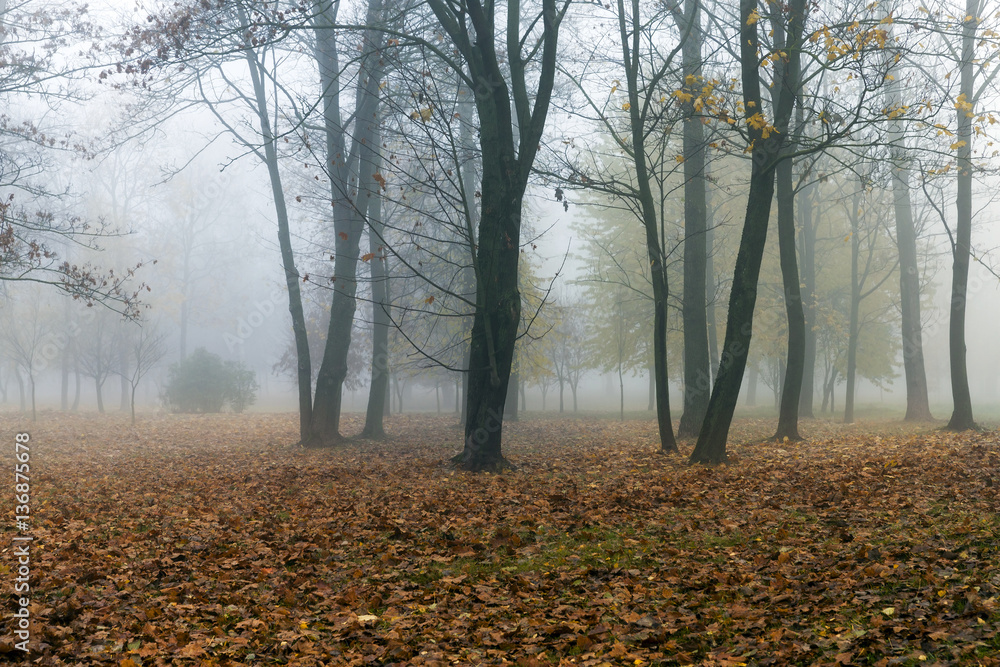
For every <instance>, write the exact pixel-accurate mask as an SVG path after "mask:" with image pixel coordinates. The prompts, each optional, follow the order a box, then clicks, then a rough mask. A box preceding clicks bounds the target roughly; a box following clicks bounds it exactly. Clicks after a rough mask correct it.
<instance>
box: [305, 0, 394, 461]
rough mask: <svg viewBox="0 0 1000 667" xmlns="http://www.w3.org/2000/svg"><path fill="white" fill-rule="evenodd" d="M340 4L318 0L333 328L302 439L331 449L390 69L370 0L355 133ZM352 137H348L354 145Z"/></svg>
mask: <svg viewBox="0 0 1000 667" xmlns="http://www.w3.org/2000/svg"><path fill="white" fill-rule="evenodd" d="M339 9H340V3H339V2H338V3H334V2H332V0H320V2H318V4H317V11H316V14H315V16H314V17H313V28H314V32H315V35H316V59H317V62H318V65H319V82H320V91H321V97H320V105H321V108H322V114H323V130H324V132H323V134H324V138H325V142H324V143H325V155H324V156H323V164H324V169H325V171H326V173H327V176H328V178H329V182H330V196H331V206H332V211H333V230H334V233H335V238H334V275H333V283H332V286H331V291H332V293H333V295H332V297H331V304H330V326H329V329H328V331H327V336H326V347H325V349H324V351H323V363H322V364H321V366H320V369H319V373H318V374H317V376H316V395H315V397H314V400H313V407H312V414H311V418H310V422H309V432H308V435H307V436H306V437H305V438H304V439H303V441H302V444H303V445H305V446H307V447H327V446H330V445H334V444H336V443H338V442H339V441H340V439H341V435H340V412H341V404H342V401H343V391H344V380H345V379H346V378H347V373H348V354H349V351H350V346H351V331H352V329H353V327H354V314H355V310H356V308H357V289H358V284H357V267H358V260H359V257H360V250H359V248H360V243H361V236H362V234H363V232H364V230H365V221H366V220H365V216H366V213H367V211H368V202H369V198H370V197H378V196H380V194H381V193H380V192H379V190H378V187H377V185H376V180H375V178H374V177H375V175H376V170H377V168H378V165H377V164H376V154H375V141H374V140H375V139H376V138H377V136H378V133H377V129H376V128H377V123H378V106H379V96H380V93H379V89H380V86H381V84H382V78H383V75H384V71H385V60H384V58H383V57H382V55H381V52H380V51H381V49H380V45H381V44H382V43H383V42H384V41H385V40H384V39H383V35H382V32H381V26H382V25H383V23H384V21H383V9H382V2H381V0H369V2H368V8H367V14H366V17H365V30H364V33H363V36H362V42H361V47H360V48H361V52H362V56H361V58H360V61H359V72H358V76H357V101H356V105H355V109H354V114H353V116H354V124H353V132H352V133H349V130H348V123H347V122H345V120H344V118H343V117H342V114H341V100H340V96H341V94H342V92H343V91H344V86H343V85H342V81H341V68H340V60H339V53H338V45H337V31H336V28H337V14H338V12H339ZM348 138H350V139H351V141H350V149H348V141H347V140H348Z"/></svg>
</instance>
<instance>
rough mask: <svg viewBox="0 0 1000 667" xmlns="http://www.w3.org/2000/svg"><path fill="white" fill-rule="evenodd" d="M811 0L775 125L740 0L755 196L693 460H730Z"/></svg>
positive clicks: (755, 17)
mask: <svg viewBox="0 0 1000 667" xmlns="http://www.w3.org/2000/svg"><path fill="white" fill-rule="evenodd" d="M805 8H806V2H805V0H792V1H791V2H790V3H789V4H788V6H787V9H786V10H783V11H786V12H787V17H788V28H787V33H786V34H787V37H786V42H785V48H786V52H787V58H782V57H779V58H778V59H777V60H778V61H777V63H775V80H774V84H773V85H774V87H775V88H776V89H777V90H778V91H779V93H778V94H777V96H776V97H777V99H776V100H775V103H774V108H773V123H771V122H769V121H768V120H766V119H765V117H764V116H763V109H764V107H763V101H762V98H761V83H760V73H759V71H758V63H759V57H758V47H759V45H760V38H759V35H758V25H757V24H758V22H759V17H760V14H759V13H758V10H757V1H756V0H741V2H740V71H741V75H742V77H741V78H742V82H743V109H744V117H745V121H746V123H747V126H748V130H747V131H748V133H749V138H750V141H749V146H750V151H751V159H752V166H751V173H750V196H749V199H748V201H747V210H746V216H745V218H744V223H743V236H742V239H741V241H740V251H739V255H738V256H737V258H736V268H735V270H734V272H733V285H732V289H731V291H730V298H729V314H728V316H727V321H726V338H725V342H724V343H723V348H722V350H723V351H722V357H721V359H720V362H719V373H718V375H717V376H716V381H715V386H714V387H713V388H712V397H711V399H710V401H709V404H708V411H707V412H706V414H705V421H704V423H703V424H702V428H701V432H700V434H699V435H698V442H697V444H696V445H695V448H694V451H693V452H692V453H691V462H692V463H721V462H723V461H725V460H726V439H727V437H728V433H729V425H730V424H731V422H732V418H733V411H734V410H735V408H736V401H737V400H738V398H739V391H740V385H741V384H742V380H743V370H744V369H745V368H746V361H747V352H748V350H749V347H750V338H751V335H752V332H753V315H754V305H755V302H756V298H757V277H758V275H759V273H760V264H761V258H762V256H763V252H764V243H765V240H766V238H767V224H768V219H769V217H770V211H771V201H772V198H773V196H774V172H775V168H776V167H777V163H778V160H779V159H780V157H781V152H782V145H783V143H784V141H785V137H786V136H787V134H788V125H789V120H790V118H791V114H792V109H793V106H794V101H795V97H794V93H795V90H796V89H797V87H798V81H799V71H800V64H799V60H800V49H801V43H802V32H803V25H804V22H805Z"/></svg>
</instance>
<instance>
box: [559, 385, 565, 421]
mask: <svg viewBox="0 0 1000 667" xmlns="http://www.w3.org/2000/svg"><path fill="white" fill-rule="evenodd" d="M565 384H566V382H565V380H563V379H562V378H560V379H559V414H562V413H563V412H564V409H565V403H564V402H563V389H564V385H565Z"/></svg>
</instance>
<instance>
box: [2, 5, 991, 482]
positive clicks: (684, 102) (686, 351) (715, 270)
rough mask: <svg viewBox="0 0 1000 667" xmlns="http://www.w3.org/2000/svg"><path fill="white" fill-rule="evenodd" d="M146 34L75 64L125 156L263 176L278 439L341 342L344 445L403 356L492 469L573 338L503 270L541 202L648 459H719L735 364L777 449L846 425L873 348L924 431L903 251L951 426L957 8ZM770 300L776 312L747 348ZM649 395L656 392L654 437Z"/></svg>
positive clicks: (511, 268) (592, 9)
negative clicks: (150, 151)
mask: <svg viewBox="0 0 1000 667" xmlns="http://www.w3.org/2000/svg"><path fill="white" fill-rule="evenodd" d="M144 11H145V14H144V15H143V16H142V20H141V21H137V22H135V23H134V24H126V25H123V26H121V30H120V31H118V34H116V35H108V36H106V37H105V38H104V41H103V42H102V44H103V47H102V49H101V50H100V54H99V55H96V56H93V59H94V62H95V63H96V64H94V65H93V66H92V68H91V70H90V71H91V73H92V74H93V75H94V78H95V79H96V80H98V81H100V82H101V83H102V85H104V86H106V87H109V88H112V89H114V90H115V91H117V93H118V94H120V95H121V98H122V99H123V100H125V101H126V102H127V104H128V108H129V109H130V118H131V121H132V124H133V126H134V128H135V133H136V134H137V135H138V134H139V133H141V132H142V131H146V130H149V129H151V128H155V127H157V126H158V124H160V123H162V122H163V119H164V118H165V117H168V116H170V115H172V114H176V113H179V112H180V111H181V110H183V109H190V108H197V109H202V110H204V111H206V112H207V113H210V114H211V115H212V116H213V117H214V118H215V120H216V122H217V124H218V126H219V127H221V128H223V131H224V132H225V133H226V134H227V136H228V137H229V138H230V139H231V140H232V141H234V142H235V143H236V144H237V145H238V146H240V147H241V150H242V151H243V157H244V158H245V159H248V160H254V161H257V162H259V163H260V164H261V165H262V167H264V168H265V169H266V173H267V175H268V179H269V183H270V193H271V201H272V204H273V219H274V226H275V232H276V241H277V244H278V247H279V249H280V256H281V264H282V270H283V273H284V277H285V286H286V288H287V295H288V311H289V315H290V317H291V322H292V339H291V343H290V349H289V352H288V354H286V356H285V358H284V359H283V365H284V367H285V368H287V369H288V370H289V371H290V372H292V373H294V376H295V378H296V386H297V391H298V406H299V407H298V412H299V416H300V438H301V442H302V444H303V445H305V446H314V447H324V446H331V445H334V444H337V443H338V442H339V441H340V440H341V434H340V414H341V409H342V403H343V393H344V390H345V387H349V386H351V382H352V379H351V376H352V370H351V369H352V365H353V366H355V367H356V366H357V355H358V354H359V350H360V351H362V352H363V354H364V355H366V356H367V357H368V367H369V369H370V370H369V373H370V376H369V377H368V378H367V379H366V380H365V382H367V384H368V385H369V396H370V397H369V403H368V409H367V417H366V425H365V429H364V433H365V434H366V435H368V436H372V437H378V436H381V435H382V434H383V433H384V429H383V424H382V420H383V418H384V414H385V412H386V404H385V402H386V397H387V396H388V395H389V392H390V390H391V378H392V374H393V367H394V366H395V365H398V362H393V359H394V358H395V359H398V358H399V356H400V351H401V350H405V353H404V354H405V355H406V357H407V358H408V359H409V360H411V361H413V362H414V363H418V364H423V365H427V366H430V365H433V366H437V367H440V368H443V369H445V370H446V371H448V372H451V373H453V374H455V376H456V377H458V378H460V384H461V390H462V391H461V406H462V413H463V421H464V443H463V451H462V453H461V454H459V455H458V456H457V457H456V462H457V463H458V464H459V465H461V466H462V467H464V468H466V469H469V470H499V469H503V468H504V467H507V466H508V465H509V463H508V462H507V461H506V459H505V458H504V456H503V451H502V425H503V420H504V413H505V408H506V410H507V412H510V409H511V405H510V403H511V402H512V399H513V402H514V405H516V398H517V397H516V394H517V387H518V386H519V381H518V374H519V373H522V372H523V373H524V374H525V375H527V374H528V373H529V372H531V371H530V370H529V368H530V367H531V364H529V363H528V362H527V361H526V360H527V359H529V358H530V356H531V355H532V348H538V347H539V346H540V344H541V341H544V340H545V339H546V338H547V337H552V338H555V337H556V336H560V337H562V340H567V339H568V338H567V337H570V336H576V335H577V334H574V333H572V330H573V329H574V327H575V328H579V325H576V324H571V323H570V322H571V321H572V319H573V318H572V317H569V316H566V315H565V313H564V311H563V310H560V309H566V308H568V306H567V305H565V304H555V303H554V298H553V296H552V295H553V286H552V282H551V281H546V280H543V279H541V278H539V277H538V276H537V275H535V274H534V273H533V272H532V271H531V270H530V267H528V266H526V262H525V259H524V258H525V257H526V256H530V250H531V247H532V246H533V244H534V240H535V236H534V234H536V233H539V232H537V231H536V225H534V224H528V222H526V221H527V220H528V219H530V218H531V216H532V213H531V205H530V204H528V203H527V202H528V201H529V199H530V197H531V196H536V197H537V194H538V193H541V192H545V193H548V196H549V197H550V198H552V199H554V200H557V201H558V202H560V203H561V204H562V205H563V206H564V208H565V210H566V211H567V212H568V211H570V210H571V209H572V210H573V212H574V217H576V218H577V229H578V232H579V233H580V235H581V236H582V237H583V238H584V239H585V243H584V249H583V252H584V253H585V254H587V259H586V267H587V268H586V269H585V276H584V277H583V278H582V279H581V281H580V282H581V288H582V290H583V293H584V294H585V295H586V298H587V299H588V300H589V301H590V303H591V308H590V309H589V312H592V313H594V317H593V318H592V319H593V322H592V324H590V325H588V326H592V327H594V328H595V329H602V333H601V337H602V339H603V340H606V341H615V344H605V345H603V346H602V347H603V351H602V356H603V361H604V364H603V365H602V368H603V370H605V371H609V372H616V373H617V374H618V376H619V379H621V377H622V375H623V373H624V372H625V371H626V369H627V368H628V367H629V366H630V365H631V366H634V365H635V364H636V363H639V364H641V365H645V366H646V367H647V368H648V369H649V371H650V376H651V379H652V385H653V392H652V393H653V403H654V408H655V411H656V414H657V419H658V425H659V434H660V446H661V449H662V450H663V451H665V452H671V451H676V449H677V444H676V437H677V436H680V437H692V438H697V441H696V446H695V449H694V452H693V454H692V456H691V460H692V462H706V463H708V462H712V463H716V462H721V461H724V460H725V459H726V439H727V436H728V432H729V428H730V424H731V421H732V418H733V413H734V410H735V408H736V404H737V401H738V397H739V393H740V388H741V386H742V385H743V380H744V375H745V374H746V372H747V369H748V366H749V367H750V372H751V374H752V375H754V376H756V375H757V374H764V375H766V376H767V381H768V382H769V383H770V384H771V385H772V386H773V388H774V389H775V391H776V394H777V395H778V407H779V420H778V425H777V429H776V433H775V437H776V438H779V439H785V438H788V439H789V440H795V439H798V438H800V437H801V436H800V433H799V419H800V417H802V416H807V417H808V416H811V415H812V414H813V413H814V410H815V402H816V396H815V391H816V388H817V386H818V387H819V389H820V393H821V395H822V402H823V405H824V407H825V405H826V403H827V399H829V401H830V402H831V404H832V401H833V388H834V387H836V385H837V383H838V382H839V381H840V379H843V380H844V381H845V382H846V385H847V389H846V405H845V411H846V413H845V416H846V417H847V419H848V420H850V419H852V418H853V409H854V392H855V386H856V383H857V378H858V375H859V373H860V374H861V375H864V376H866V377H869V378H872V379H874V380H876V381H879V380H881V379H885V378H886V377H887V376H888V374H889V373H890V372H891V366H892V359H893V358H894V356H895V355H896V354H897V351H898V353H900V354H901V356H902V362H903V370H904V375H905V386H906V399H907V413H906V418H907V419H928V418H930V416H931V414H930V404H929V400H928V391H927V378H926V370H925V367H924V355H923V344H922V339H923V331H922V326H923V320H922V315H921V309H922V307H925V303H924V302H925V301H926V298H927V292H926V284H927V279H926V278H927V274H928V270H929V269H928V263H927V256H928V254H929V253H928V246H929V244H930V241H929V240H928V230H930V229H932V228H933V229H935V230H937V229H944V230H945V232H946V235H947V238H948V243H949V247H950V253H949V255H950V260H951V266H952V280H951V295H950V304H951V305H950V311H949V354H950V366H951V384H952V395H953V398H954V411H953V414H952V416H951V419H950V421H949V428H953V429H969V428H975V427H976V423H975V420H974V418H973V414H972V402H971V393H970V391H969V382H968V373H967V369H966V359H965V331H964V322H965V309H966V301H967V297H968V276H969V268H970V262H971V261H972V260H973V258H974V257H978V258H980V259H981V258H982V257H983V252H981V251H977V250H976V249H975V248H974V246H973V241H972V227H973V218H974V212H973V201H974V199H973V186H974V183H976V182H983V180H984V179H985V178H986V177H987V176H988V175H989V174H990V172H991V169H992V163H991V158H992V157H993V150H992V126H993V125H994V124H995V122H996V118H995V117H994V115H993V113H992V112H991V110H990V109H991V105H992V104H993V103H994V100H995V95H994V83H995V82H994V78H995V73H996V71H997V68H996V67H995V59H996V57H997V46H998V34H997V33H996V32H995V26H994V23H995V22H996V21H997V17H996V16H993V15H990V14H988V13H987V11H988V8H987V6H986V4H985V2H984V0H968V1H967V2H965V3H964V4H963V5H961V6H959V5H958V4H957V3H953V2H952V3H949V2H943V1H942V2H934V3H925V4H916V3H909V2H894V3H893V2H889V3H879V4H870V3H864V2H857V1H854V0H843V1H840V2H824V3H808V2H806V1H805V0H791V1H790V2H788V3H784V4H781V3H761V2H758V1H757V0H741V2H740V3H738V5H735V4H726V3H717V2H708V1H704V0H676V1H667V2H646V1H643V0H629V1H626V0H616V1H615V2H613V3H610V4H608V5H601V4H598V3H573V2H570V1H568V0H563V1H561V2H559V1H556V0H537V1H523V2H522V1H512V2H508V3H500V4H497V3H490V2H481V1H478V0H461V1H458V2H452V1H449V0H421V1H417V0H368V1H367V2H365V3H356V4H348V3H343V2H335V1H333V0H318V1H317V2H315V3H304V2H298V3H292V2H289V3H284V2H277V3H275V2H271V3H263V2H256V1H255V0H238V1H236V2H225V1H220V2H190V3H185V2H181V3H172V4H169V5H166V4H164V5H151V6H149V7H147V8H145V10H144ZM67 20H68V19H67ZM67 33H68V34H74V35H77V37H78V38H79V36H80V35H87V34H88V33H87V32H86V30H84V29H83V28H81V27H79V26H74V27H73V28H72V29H67ZM95 39H96V38H95ZM109 53H113V54H114V62H112V63H111V64H107V62H106V60H107V54H109ZM102 58H103V59H105V62H101V60H102ZM19 85H22V86H31V85H37V84H34V83H23V84H19ZM6 217H7V216H5V219H6ZM10 217H11V222H10V225H12V228H14V229H21V228H23V225H24V223H23V221H21V222H18V221H16V220H14V219H13V217H12V216H10ZM305 218H310V219H314V220H318V221H319V222H318V223H316V224H315V225H313V226H311V227H309V234H308V235H305V234H302V233H299V232H297V231H296V230H297V229H299V228H302V227H303V225H302V222H301V221H302V219H305ZM888 221H891V224H890V222H888ZM18 225H21V227H19V226H18ZM540 227H544V224H543V225H540ZM769 230H773V233H774V234H776V238H774V240H773V241H772V243H773V242H774V241H776V245H777V248H776V251H775V252H776V255H777V264H778V271H777V273H776V274H775V275H768V273H767V271H768V269H767V265H766V264H765V262H764V257H765V255H766V253H767V252H769V250H768V247H769V246H768V232H769ZM841 235H842V238H843V239H844V241H843V245H841V246H839V247H838V248H837V249H836V251H835V252H834V251H832V250H831V248H832V247H833V246H832V244H831V242H830V240H829V239H830V238H837V237H841ZM29 254H30V253H29ZM762 271H763V273H762ZM68 285H69V283H64V288H68V287H67V286H68ZM723 304H726V307H725V309H724V310H723V308H722V306H723ZM767 304H770V305H771V306H772V307H771V308H768V309H766V311H767V312H768V313H773V312H774V309H775V307H776V308H782V307H783V308H784V311H785V313H784V317H783V318H777V319H775V318H773V317H772V318H771V320H769V321H768V322H767V323H766V324H767V326H768V328H769V330H779V331H780V335H778V336H769V340H768V341H766V345H762V344H761V343H760V342H759V335H758V336H754V333H755V331H759V327H760V326H761V321H760V317H761V316H762V313H763V312H764V310H765V309H762V308H761V306H762V305H767ZM557 306H558V307H557ZM895 311H898V316H897V315H896V314H895ZM601 313H603V314H601ZM359 322H363V324H364V328H365V330H366V331H367V332H368V333H367V335H366V338H367V341H366V342H363V343H362V342H360V341H359V340H358V338H359V336H358V331H359V326H358V325H359ZM672 322H673V324H672ZM896 328H898V329H899V337H898V338H896V334H895V333H893V334H892V335H885V332H887V331H891V330H893V329H896ZM671 330H676V331H677V335H668V334H669V332H670V331H671ZM865 337H869V338H872V339H875V340H879V341H881V342H884V343H885V345H883V346H882V347H881V348H878V349H876V346H874V345H867V344H866V345H861V344H860V343H861V342H862V341H863V340H865ZM579 339H580V340H582V338H579ZM678 339H679V340H680V341H681V342H682V344H681V345H680V346H678V345H677V342H678ZM752 340H753V341H755V345H754V346H753V347H752V346H751V341H752ZM844 340H846V345H844V344H843V342H844ZM896 340H898V341H900V342H899V343H898V346H896V344H895V343H893V341H896ZM555 345H556V347H560V346H561V347H562V348H566V347H567V345H565V344H562V345H560V343H558V342H557V343H556V344H555ZM751 350H753V351H754V352H753V354H754V355H757V357H758V358H756V359H754V358H753V357H752V356H751ZM352 351H353V352H352ZM352 354H353V355H355V356H354V359H353V361H352ZM549 356H550V357H551V359H552V360H551V363H547V364H544V366H545V373H552V374H554V375H555V376H556V377H557V378H558V384H559V385H560V388H561V387H562V385H563V384H564V383H565V382H570V385H567V386H573V387H575V384H573V383H572V381H571V380H570V379H569V378H571V377H573V375H572V373H574V372H579V371H574V370H571V369H574V368H578V369H582V368H584V363H583V362H582V361H580V360H575V361H573V360H568V359H561V360H557V359H556V357H555V355H554V354H552V353H550V354H549ZM612 358H614V359H612ZM519 359H521V363H519ZM636 359H641V361H638V362H636V361H635V360H636ZM535 366H538V364H535ZM887 367H889V368H887ZM672 368H673V370H672ZM821 375H822V378H821V377H820V376H821ZM512 377H513V378H514V381H513V382H512ZM576 377H577V379H578V375H577V376H576ZM671 377H673V378H675V379H679V380H680V384H681V386H682V388H683V402H682V405H681V406H680V420H679V428H678V432H677V434H675V433H674V428H673V419H672V411H671V405H670V402H669V391H668V388H669V382H670V379H671ZM354 381H356V378H355V380H354ZM831 407H832V405H831Z"/></svg>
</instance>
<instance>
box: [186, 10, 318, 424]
mask: <svg viewBox="0 0 1000 667" xmlns="http://www.w3.org/2000/svg"><path fill="white" fill-rule="evenodd" d="M241 20H242V21H243V22H244V23H247V20H246V18H245V17H242V16H241ZM246 58H247V64H248V65H249V69H250V79H251V82H252V83H253V89H254V96H255V98H256V102H257V120H258V122H259V123H260V131H261V138H262V139H263V143H264V162H265V164H266V165H267V173H268V176H269V177H270V181H271V197H272V199H273V201H274V212H275V216H276V218H277V223H278V246H279V247H280V249H281V266H282V269H283V270H284V273H285V286H286V287H287V288H288V313H289V315H290V316H291V318H292V337H293V338H294V340H295V377H296V381H297V386H298V395H299V439H300V441H303V442H304V441H305V438H306V435H307V433H308V429H309V422H310V420H311V418H312V362H311V360H310V358H309V339H308V335H307V333H306V317H305V310H304V309H303V307H302V292H301V290H300V288H299V271H298V269H297V268H296V266H295V253H294V251H293V250H292V236H291V231H290V228H289V224H288V207H287V205H286V204H285V191H284V188H283V187H282V183H281V171H280V169H279V167H278V150H277V145H276V139H275V137H274V132H273V130H272V129H271V120H270V115H269V113H268V103H267V91H266V80H265V75H264V72H263V71H262V68H261V66H260V63H259V61H258V60H257V58H256V55H255V53H254V51H253V50H252V49H250V48H248V49H247V51H246ZM183 307H184V304H182V308H183ZM182 335H183V327H182ZM183 356H184V351H183V349H182V351H181V357H182V358H183Z"/></svg>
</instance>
